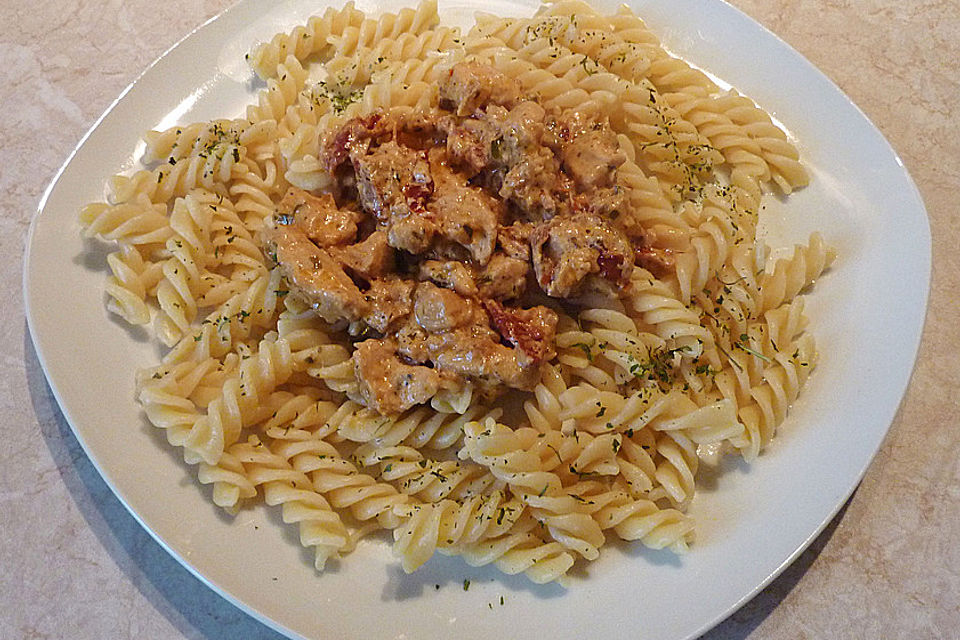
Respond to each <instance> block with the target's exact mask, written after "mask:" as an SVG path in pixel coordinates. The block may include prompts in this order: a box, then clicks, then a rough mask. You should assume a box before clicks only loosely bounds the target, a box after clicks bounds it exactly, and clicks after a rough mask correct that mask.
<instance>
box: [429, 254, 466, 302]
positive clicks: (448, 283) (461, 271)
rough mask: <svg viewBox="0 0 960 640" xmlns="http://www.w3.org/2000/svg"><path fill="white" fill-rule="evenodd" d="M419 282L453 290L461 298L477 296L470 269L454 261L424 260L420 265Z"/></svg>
mask: <svg viewBox="0 0 960 640" xmlns="http://www.w3.org/2000/svg"><path fill="white" fill-rule="evenodd" d="M420 280H429V281H430V282H433V283H434V284H436V285H438V286H441V287H444V288H447V289H453V290H454V291H456V292H457V293H459V294H460V295H462V296H475V295H477V285H476V283H475V282H474V281H473V275H472V274H471V273H470V269H469V268H468V267H467V265H465V264H463V263H462V262H458V261H456V260H425V261H424V262H422V263H420Z"/></svg>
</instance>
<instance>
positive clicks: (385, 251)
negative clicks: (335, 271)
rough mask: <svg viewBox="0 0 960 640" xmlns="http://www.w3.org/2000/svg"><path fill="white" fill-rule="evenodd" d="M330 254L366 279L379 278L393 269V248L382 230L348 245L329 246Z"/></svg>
mask: <svg viewBox="0 0 960 640" xmlns="http://www.w3.org/2000/svg"><path fill="white" fill-rule="evenodd" d="M328 251H329V252H330V255H331V256H333V257H334V258H335V259H336V260H337V261H339V262H340V264H342V265H343V266H344V267H346V268H347V269H349V270H350V271H351V272H352V273H354V274H355V275H358V276H360V277H362V278H364V279H366V280H372V279H373V278H380V277H382V276H384V275H386V274H388V273H390V272H392V271H393V268H394V264H395V262H396V260H395V257H396V256H395V255H394V249H393V247H391V246H390V245H389V244H388V242H387V234H386V232H384V231H374V232H373V233H371V234H370V235H369V236H367V239H366V240H364V241H363V242H358V243H356V244H352V245H350V246H348V247H330V248H329V249H328Z"/></svg>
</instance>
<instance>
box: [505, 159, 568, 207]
mask: <svg viewBox="0 0 960 640" xmlns="http://www.w3.org/2000/svg"><path fill="white" fill-rule="evenodd" d="M559 174H560V163H559V162H558V161H557V159H556V158H555V157H554V155H553V152H552V151H550V149H547V148H546V147H536V148H534V149H531V150H530V152H529V153H527V154H525V155H524V157H523V159H522V160H520V161H519V162H518V163H516V164H515V165H513V167H512V168H511V169H510V170H509V171H508V172H507V174H506V175H505V176H504V177H503V184H502V186H501V187H500V197H502V198H504V199H507V200H510V201H511V202H513V203H514V204H516V205H517V208H518V209H520V210H521V211H522V212H523V213H524V214H526V216H527V219H528V220H549V219H550V218H552V217H554V216H555V215H557V214H558V213H559V212H560V207H561V205H560V203H559V202H558V200H557V198H556V197H555V194H554V191H555V190H556V189H557V180H558V177H559Z"/></svg>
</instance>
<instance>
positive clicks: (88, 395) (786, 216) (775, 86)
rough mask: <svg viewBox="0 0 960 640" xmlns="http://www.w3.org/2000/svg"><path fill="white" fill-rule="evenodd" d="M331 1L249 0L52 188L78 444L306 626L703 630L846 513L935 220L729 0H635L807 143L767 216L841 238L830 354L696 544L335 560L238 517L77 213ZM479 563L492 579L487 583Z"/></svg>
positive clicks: (875, 442) (146, 512)
mask: <svg viewBox="0 0 960 640" xmlns="http://www.w3.org/2000/svg"><path fill="white" fill-rule="evenodd" d="M319 4H322V2H320V3H318V2H288V3H273V2H269V1H267V0H259V1H253V0H251V1H247V2H242V3H241V4H239V5H238V6H236V7H234V8H232V9H230V10H229V11H227V12H226V13H224V14H223V15H222V16H220V17H219V18H217V19H216V20H214V21H211V22H210V23H208V24H206V25H205V26H203V27H202V28H200V29H198V30H197V31H196V32H194V33H193V34H191V35H190V36H189V37H188V38H186V39H185V40H184V41H183V42H181V43H180V44H179V45H178V46H176V47H175V48H173V49H172V50H171V51H169V52H168V53H167V54H165V55H164V56H163V57H162V58H161V59H160V60H158V61H157V62H156V63H155V64H154V65H153V66H152V67H150V68H149V69H148V70H147V72H146V73H144V75H143V76H142V77H141V78H140V79H139V80H137V81H136V82H135V83H134V84H133V85H132V87H131V88H130V89H128V90H127V91H126V92H125V93H124V94H123V95H122V96H121V97H120V99H119V100H118V101H117V102H116V103H115V104H114V105H113V106H112V107H111V109H110V110H109V111H108V112H107V113H106V114H105V115H104V117H103V118H101V119H100V121H99V122H98V123H97V124H96V125H95V126H94V127H93V129H92V130H91V131H90V133H89V134H88V135H87V136H86V137H85V138H84V140H83V142H82V143H81V144H80V146H79V147H78V148H77V150H76V151H75V152H74V154H73V155H72V156H71V158H70V159H69V160H68V161H67V163H66V164H65V165H64V167H63V169H62V170H61V172H60V174H59V175H58V177H57V178H56V180H55V181H54V182H53V184H52V185H51V186H50V188H49V189H48V191H47V193H46V195H45V197H44V199H43V202H42V204H41V207H40V211H39V213H38V215H37V217H36V218H35V219H34V222H33V228H32V229H31V234H30V238H29V241H28V247H27V256H26V259H25V267H24V269H25V271H24V289H25V297H26V303H27V317H28V321H29V324H30V330H31V333H32V335H33V339H34V343H35V345H36V349H37V353H38V355H39V357H40V361H41V363H42V364H43V367H44V370H45V371H46V373H47V377H48V379H49V380H50V384H51V387H52V388H53V390H54V393H55V394H56V397H57V399H58V401H59V403H60V406H61V407H62V408H63V412H64V415H65V416H66V418H67V420H68V421H69V423H70V424H71V426H72V427H73V429H74V432H75V433H76V435H77V438H78V440H79V441H80V442H81V444H82V445H83V447H84V449H85V450H86V451H87V453H88V455H89V456H90V458H91V459H92V460H93V463H94V464H95V465H96V467H97V468H98V469H99V471H100V473H101V474H102V475H103V477H104V479H105V480H106V482H107V483H108V484H109V485H110V487H111V488H112V489H113V491H114V492H115V493H116V494H117V496H118V497H119V498H120V500H121V501H122V502H123V503H124V504H125V505H126V506H127V508H128V509H130V511H131V513H132V514H133V515H134V517H136V518H137V519H138V520H139V521H140V523H141V524H143V526H144V527H146V528H147V530H148V531H150V532H151V533H152V535H153V536H154V537H155V538H156V539H157V540H158V541H159V542H160V544H162V545H163V546H164V547H165V548H166V549H168V550H169V551H170V553H172V554H173V555H174V556H175V557H176V558H178V559H179V560H180V561H181V562H182V563H183V564H184V565H185V566H186V567H187V568H188V569H190V570H191V571H192V572H193V573H194V574H196V575H197V576H198V577H199V578H201V579H202V580H204V581H205V582H206V583H207V584H209V585H210V586H211V587H212V588H214V589H215V590H217V591H218V592H219V593H221V594H222V595H224V596H225V597H226V598H227V599H229V600H230V601H232V602H234V603H235V604H237V605H238V606H240V607H241V608H243V609H244V610H246V611H248V612H249V613H250V614H251V615H254V616H256V617H257V618H259V619H260V620H262V621H264V622H266V623H267V624H269V625H270V626H273V627H275V628H277V629H278V630H281V631H283V632H285V633H288V634H290V635H292V636H303V637H308V638H319V637H321V636H322V637H325V638H326V637H364V636H372V635H376V636H384V635H389V636H393V637H397V638H401V637H458V638H490V637H506V638H534V637H536V638H544V637H548V638H556V639H558V640H559V639H560V638H582V637H599V636H604V637H627V636H629V637H637V636H642V637H645V638H665V639H671V638H690V637H694V636H696V635H697V634H699V633H701V632H703V631H705V630H706V629H707V628H709V627H710V626H712V625H713V624H716V623H717V622H718V621H719V620H721V619H722V618H723V617H725V616H727V615H729V614H730V613H731V612H732V611H733V610H734V609H735V608H736V607H737V606H739V605H741V604H742V603H743V602H745V601H746V600H747V599H748V598H750V597H751V596H752V595H753V594H755V593H756V592H757V591H758V590H759V589H760V588H762V587H763V586H764V585H765V584H766V583H767V582H769V581H770V580H771V579H772V578H773V577H775V576H776V575H777V574H778V573H779V572H780V571H781V570H782V569H783V568H784V567H785V566H786V565H787V564H789V562H790V561H791V560H793V558H795V557H796V556H797V555H798V554H799V553H800V552H801V551H802V550H803V549H804V547H805V546H806V545H807V544H808V543H809V542H810V541H811V540H813V538H814V537H815V536H816V535H817V533H818V532H819V531H820V530H821V529H822V528H823V526H824V525H825V524H826V523H827V522H828V521H829V520H830V518H831V517H832V516H833V514H834V513H835V512H836V511H837V510H838V509H839V507H840V506H841V505H842V504H843V502H844V501H845V499H846V498H847V497H848V496H849V495H850V493H851V492H852V490H853V488H854V487H855V486H856V484H857V482H858V481H859V480H860V478H861V477H862V475H863V473H864V471H865V470H866V467H867V465H868V464H869V463H870V460H871V459H872V457H873V455H874V454H875V452H876V451H877V448H878V447H879V446H880V443H881V441H882V439H883V437H884V434H885V433H886V431H887V428H888V427H889V425H890V422H891V420H892V419H893V416H894V413H895V411H896V409H897V406H898V404H899V401H900V399H901V397H902V395H903V393H904V391H905V389H906V385H907V382H908V379H909V377H910V372H911V369H912V365H913V361H914V358H915V355H916V352H917V347H918V343H919V337H920V332H921V328H922V325H923V318H924V312H925V309H926V301H927V292H928V289H929V273H930V237H929V227H928V223H927V218H926V213H925V211H924V208H923V204H922V202H921V199H920V196H919V194H918V192H917V189H916V187H915V186H914V184H913V182H912V181H911V179H910V177H909V176H908V175H907V173H906V171H905V170H904V168H903V164H902V163H901V161H900V159H899V158H898V157H897V156H896V154H895V153H894V151H893V150H892V149H891V148H890V146H889V144H888V143H887V142H886V141H885V140H884V139H883V137H882V136H881V135H880V133H879V132H878V131H877V130H876V129H875V128H874V127H873V125H872V124H871V123H870V122H869V121H868V120H867V119H866V118H865V117H864V115H863V114H862V113H861V112H860V111H859V110H858V109H857V108H856V107H855V106H854V105H853V104H852V103H851V102H850V101H849V99H848V98H846V97H845V96H844V95H843V94H842V93H841V92H840V91H839V90H838V89H837V88H836V87H835V86H834V85H833V84H832V83H831V82H830V81H829V80H828V79H827V78H825V77H824V76H823V75H822V74H820V73H819V72H818V71H817V70H816V69H815V68H814V67H813V66H811V65H810V64H809V63H808V62H807V61H806V60H804V59H803V58H802V57H801V56H800V55H799V54H797V53H796V52H794V51H793V50H792V49H790V48H789V47H788V46H787V45H785V44H784V43H783V42H781V41H780V40H779V39H777V38H776V37H775V36H774V35H772V34H771V33H769V32H768V31H766V30H764V29H763V28H761V27H760V26H759V25H757V24H756V23H754V22H752V21H751V20H750V19H749V18H747V17H745V16H744V15H742V14H741V13H739V12H738V11H736V10H735V9H733V8H731V7H730V6H728V5H726V4H723V3H722V2H720V1H718V0H697V1H694V0H688V1H687V2H674V1H673V0H647V1H638V2H635V5H636V7H635V8H636V9H637V11H638V12H639V13H640V15H641V16H643V17H644V18H645V19H646V20H647V21H648V22H649V24H650V25H651V27H653V28H654V29H655V30H656V31H657V32H658V33H660V34H661V36H662V38H663V40H664V41H665V43H666V44H667V45H668V46H669V47H670V48H672V49H673V50H674V51H675V52H677V53H679V54H681V55H682V56H684V57H686V58H687V59H688V60H690V61H691V62H693V63H695V64H699V65H700V66H703V67H706V68H707V69H709V70H710V71H711V72H713V73H715V74H716V75H718V76H719V77H721V78H723V79H725V80H727V81H729V82H730V83H731V84H733V85H734V86H736V87H738V88H739V89H740V90H741V91H742V92H744V93H746V94H747V95H750V96H752V97H753V98H754V99H756V100H757V101H758V102H759V103H760V104H761V105H763V106H764V107H766V108H767V109H769V110H771V111H772V112H773V113H774V114H775V115H776V117H777V118H778V119H779V120H780V121H782V122H783V123H785V125H786V126H787V127H788V128H789V130H790V131H791V132H792V134H794V135H795V136H796V138H797V139H798V140H799V141H800V147H801V151H802V153H803V156H804V158H805V160H806V161H807V163H808V164H809V166H810V167H811V168H812V173H813V183H812V185H811V186H810V187H809V188H807V189H804V190H802V191H801V192H799V193H797V194H796V195H794V196H791V197H790V198H789V199H788V200H786V201H784V202H779V201H777V200H776V199H775V198H769V199H768V201H769V203H770V204H769V205H768V207H769V208H768V211H767V212H766V220H767V221H768V222H769V223H770V227H771V230H772V233H771V236H770V237H771V238H774V239H776V240H778V241H790V242H792V241H796V240H800V239H803V238H805V237H806V235H807V233H808V232H809V231H811V230H813V229H820V230H822V231H823V233H824V235H825V237H826V238H827V240H828V241H829V243H830V244H832V245H833V246H835V247H836V248H837V249H838V250H839V256H840V257H839V259H838V260H837V262H836V263H835V265H834V268H833V269H832V271H831V272H830V273H829V274H828V275H826V276H825V277H824V278H823V279H822V281H821V282H820V283H818V285H817V286H816V291H815V295H812V296H810V297H809V299H808V305H807V310H808V315H809V316H810V317H811V319H812V330H813V332H814V333H815V335H816V337H817V340H818V343H819V345H820V350H821V364H820V366H819V368H818V369H817V370H816V372H815V374H814V375H813V377H812V378H811V379H810V382H809V384H808V385H807V388H806V389H805V391H804V393H803V394H802V396H801V399H800V401H799V403H798V404H797V406H796V407H795V408H794V410H793V412H792V413H791V414H790V417H789V419H788V420H787V422H786V423H785V424H784V425H783V427H782V429H781V430H780V433H779V434H778V436H777V438H776V439H775V441H774V443H773V445H772V446H771V447H770V448H769V450H768V451H766V452H765V454H764V455H763V456H761V458H760V460H758V461H757V462H756V463H755V464H753V465H751V466H749V467H748V466H746V465H744V464H742V463H736V462H735V461H730V462H728V463H726V465H725V466H724V469H723V473H720V474H716V475H711V477H710V478H709V482H706V483H704V484H703V485H702V486H701V488H700V489H699V494H698V497H697V499H696V501H695V502H694V504H693V507H692V513H693V515H694V516H695V517H696V519H697V521H698V525H699V528H698V533H697V542H696V544H695V546H694V547H693V549H692V551H691V552H690V553H689V554H687V555H686V556H684V557H681V558H677V557H675V556H673V555H671V554H669V553H667V552H652V551H649V550H645V549H641V548H640V547H639V545H637V546H622V547H616V548H612V549H609V550H605V553H604V554H603V555H602V557H601V559H600V560H599V561H598V562H596V563H594V564H592V565H591V566H590V567H589V568H588V569H587V571H586V572H585V574H584V575H582V579H578V580H577V581H575V583H574V585H573V586H572V587H571V588H570V589H569V590H564V589H562V588H560V587H557V586H546V587H538V586H534V585H532V584H530V583H529V582H528V581H527V580H526V579H525V578H523V577H512V578H511V577H504V576H501V575H499V574H498V573H497V572H496V571H495V570H492V569H488V570H478V569H473V568H470V567H468V566H466V565H465V564H463V563H462V562H460V561H459V560H458V559H456V558H444V557H440V558H436V559H434V560H432V561H431V562H430V563H428V564H427V565H426V566H425V567H424V568H423V569H422V570H420V571H419V572H417V573H415V574H414V575H411V576H406V575H404V574H403V573H402V571H401V570H400V569H399V568H398V566H397V564H396V563H395V562H394V561H393V559H392V557H391V554H390V550H389V547H388V545H387V544H386V543H385V542H383V541H371V542H369V543H366V544H362V545H361V546H360V548H359V549H358V550H357V551H356V552H355V553H354V554H353V555H351V556H349V557H348V558H346V559H345V560H344V561H343V562H342V564H340V566H339V567H338V568H335V569H334V570H331V571H329V572H328V573H325V574H324V575H322V576H317V575H315V573H314V571H313V568H312V566H311V563H310V561H309V558H308V554H307V553H306V552H305V551H303V550H302V549H301V547H300V545H299V544H298V543H297V542H296V533H295V530H294V529H293V528H292V527H285V526H283V525H282V524H280V523H279V517H278V516H277V514H276V513H275V512H274V511H273V510H268V509H266V508H258V509H254V510H250V511H245V512H243V513H241V514H240V515H239V516H237V517H236V518H234V519H231V518H229V517H226V516H224V515H223V514H221V513H220V512H219V511H218V510H217V508H216V507H214V506H213V505H212V504H211V502H210V501H209V499H208V495H207V494H208V489H206V488H199V487H198V485H197V483H196V482H195V481H194V477H195V472H194V470H193V469H189V468H187V467H186V465H184V464H183V463H182V462H181V461H180V453H179V451H174V450H173V449H171V448H170V447H169V446H167V444H166V442H165V441H164V438H163V435H162V434H161V433H160V432H159V430H156V429H153V428H152V427H150V426H149V425H148V424H147V423H146V421H145V419H144V418H143V417H142V415H141V413H140V411H139V408H138V407H137V406H136V404H135V402H134V399H133V392H134V383H133V372H134V370H135V368H137V367H139V366H144V365H148V364H150V363H153V362H155V361H156V360H157V359H158V357H159V353H158V350H157V348H156V347H155V346H154V345H153V344H152V343H150V342H148V341H147V338H146V336H145V334H143V333H141V332H140V331H137V330H131V329H126V328H123V327H122V325H121V323H119V322H117V321H116V320H114V319H113V318H111V317H110V316H109V315H108V314H107V312H106V311H105V310H104V306H103V297H104V296H103V293H102V291H103V282H104V269H105V253H104V252H103V251H102V250H97V249H96V248H95V247H94V251H93V252H91V248H92V247H93V245H87V244H85V243H84V242H83V241H81V238H80V233H79V227H78V223H77V211H78V209H79V208H80V206H81V205H82V204H84V203H85V202H88V201H93V200H97V199H100V198H102V196H103V183H104V180H105V179H106V178H107V177H108V176H109V175H111V174H112V173H114V172H116V171H117V170H119V169H122V168H128V167H130V166H132V163H133V159H134V158H136V157H139V152H140V150H141V149H142V146H138V140H139V136H140V135H141V134H142V133H143V131H145V130H146V129H148V128H151V127H157V126H158V125H160V124H163V125H164V126H166V125H169V124H173V123H174V122H189V121H196V120H202V119H208V118H212V117H223V116H233V115H235V114H239V113H241V110H242V107H243V105H245V104H247V103H248V102H250V101H251V100H252V99H253V93H252V88H251V85H250V83H249V78H250V75H249V73H248V72H246V70H245V69H244V67H243V63H242V55H243V53H244V52H245V51H247V50H248V49H249V47H250V46H251V45H252V44H253V43H254V42H256V41H257V40H259V39H263V38H265V37H267V36H269V35H270V34H271V33H273V32H275V31H277V30H278V29H280V28H288V27H289V26H290V25H292V24H293V23H295V22H298V21H300V20H302V19H304V18H305V17H306V16H307V15H309V14H310V13H311V12H316V11H318V10H321V9H322V7H319V6H318V5H319ZM360 4H361V7H362V8H363V9H366V10H377V9H378V8H379V7H380V6H381V5H382V6H387V3H381V2H375V1H371V2H361V3H360ZM442 4H443V3H442ZM390 6H392V5H390ZM478 7H482V8H483V9H485V10H488V11H497V12H501V13H503V14H515V15H527V14H529V13H530V12H532V11H533V8H534V5H533V4H532V3H531V2H528V1H527V0H524V1H523V2H509V1H504V0H496V1H495V2H489V1H483V2H481V1H479V0H466V1H465V2H464V3H462V4H460V3H458V4H453V3H447V4H444V6H443V8H442V9H441V13H442V14H443V16H444V17H445V18H446V19H447V20H453V21H456V22H459V23H461V24H466V22H467V21H468V19H469V15H470V14H469V12H468V9H472V8H478ZM135 147H136V152H135V153H134V154H132V155H131V150H134V149H135ZM580 577H581V576H578V578H580ZM464 579H469V580H470V581H471V584H472V586H471V588H470V590H469V591H466V592H465V591H464V590H463V588H462V584H463V581H464ZM435 585H439V588H437V587H436V586H435ZM501 595H502V596H504V604H503V605H502V606H501V605H500V596H501ZM488 603H492V605H493V606H492V610H491V608H490V607H489V606H488Z"/></svg>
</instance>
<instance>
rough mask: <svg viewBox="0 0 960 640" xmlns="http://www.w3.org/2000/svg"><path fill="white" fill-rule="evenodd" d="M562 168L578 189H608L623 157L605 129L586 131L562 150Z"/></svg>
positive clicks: (614, 137)
mask: <svg viewBox="0 0 960 640" xmlns="http://www.w3.org/2000/svg"><path fill="white" fill-rule="evenodd" d="M562 158H563V169H564V170H565V171H566V172H567V174H568V175H569V176H570V177H572V178H573V180H574V182H576V184H577V186H578V187H579V188H580V189H583V190H587V189H596V188H600V187H609V186H610V185H612V184H613V183H614V179H615V176H616V171H617V168H618V167H619V166H620V165H622V164H623V163H624V162H626V160H627V157H626V156H625V155H624V154H623V152H622V151H620V146H619V145H618V144H617V138H616V136H614V134H613V132H612V131H610V129H608V128H602V129H594V130H591V131H587V132H585V133H583V134H581V135H579V136H577V137H576V138H574V139H573V140H572V141H571V142H570V143H569V144H567V145H565V146H564V147H563V153H562Z"/></svg>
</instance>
